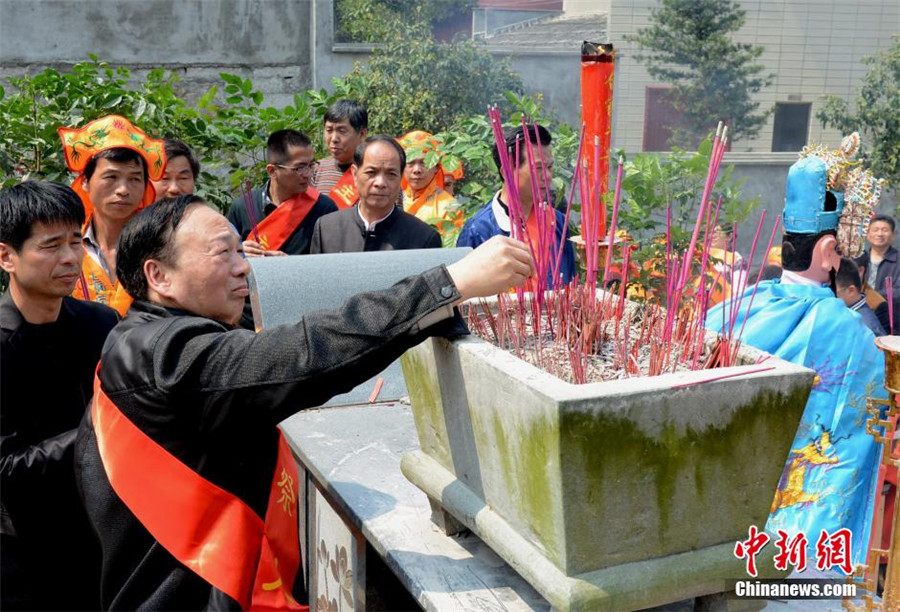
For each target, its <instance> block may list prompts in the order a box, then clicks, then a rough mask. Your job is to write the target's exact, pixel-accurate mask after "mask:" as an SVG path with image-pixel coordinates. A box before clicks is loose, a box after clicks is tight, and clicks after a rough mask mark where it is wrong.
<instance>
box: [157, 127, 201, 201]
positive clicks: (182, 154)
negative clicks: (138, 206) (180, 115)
mask: <svg viewBox="0 0 900 612" xmlns="http://www.w3.org/2000/svg"><path fill="white" fill-rule="evenodd" d="M165 143H166V171H165V172H164V173H163V175H162V178H161V179H159V180H158V181H151V182H152V183H153V188H154V189H155V190H156V197H158V198H177V197H178V196H180V195H190V194H192V193H194V189H195V188H196V186H197V178H198V177H199V176H200V160H198V159H197V154H196V153H194V151H193V150H192V149H191V148H190V147H189V146H187V145H186V144H185V143H183V142H181V141H180V140H175V139H174V138H166V140H165Z"/></svg>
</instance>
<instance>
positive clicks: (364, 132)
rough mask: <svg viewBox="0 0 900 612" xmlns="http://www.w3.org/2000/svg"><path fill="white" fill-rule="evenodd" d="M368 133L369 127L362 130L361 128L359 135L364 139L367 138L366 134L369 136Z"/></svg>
mask: <svg viewBox="0 0 900 612" xmlns="http://www.w3.org/2000/svg"><path fill="white" fill-rule="evenodd" d="M368 135H369V128H362V129H361V130H359V137H360V138H362V139H363V140H365V139H366V136H368Z"/></svg>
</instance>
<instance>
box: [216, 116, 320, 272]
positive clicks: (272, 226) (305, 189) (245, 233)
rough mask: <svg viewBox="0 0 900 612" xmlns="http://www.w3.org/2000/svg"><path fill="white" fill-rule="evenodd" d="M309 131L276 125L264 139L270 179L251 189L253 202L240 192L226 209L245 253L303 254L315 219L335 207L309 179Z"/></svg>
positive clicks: (311, 162) (311, 166)
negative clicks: (265, 140)
mask: <svg viewBox="0 0 900 612" xmlns="http://www.w3.org/2000/svg"><path fill="white" fill-rule="evenodd" d="M313 153H314V152H313V146H312V142H310V140H309V137H308V136H307V135H306V134H304V133H302V132H298V131H296V130H278V131H277V132H273V133H272V134H271V135H270V136H269V140H268V143H267V145H266V160H267V162H268V163H267V164H266V173H268V175H269V180H267V181H266V183H265V184H264V185H263V186H262V188H261V189H254V190H253V191H252V192H251V201H252V206H251V208H250V210H248V209H247V201H246V199H245V197H243V196H242V197H239V198H236V199H235V200H234V202H233V203H232V204H231V208H230V209H229V210H228V220H229V221H231V222H232V223H233V224H234V227H235V228H237V230H238V233H239V234H240V235H241V240H243V241H244V253H245V254H246V255H247V257H262V256H267V255H268V256H271V255H305V254H307V253H309V245H310V239H311V238H312V233H313V228H314V227H315V225H316V221H318V220H319V218H320V217H322V216H323V215H327V214H328V213H330V212H334V211H336V210H337V206H335V205H334V202H333V201H332V200H331V198H329V197H328V196H326V195H324V194H322V193H319V191H318V190H317V189H316V188H315V187H312V186H311V185H310V181H311V179H312V176H313V172H314V171H315V168H316V162H315V161H314V160H313Z"/></svg>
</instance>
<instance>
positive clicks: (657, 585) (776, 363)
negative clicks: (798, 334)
mask: <svg viewBox="0 0 900 612" xmlns="http://www.w3.org/2000/svg"><path fill="white" fill-rule="evenodd" d="M763 356H764V354H763V353H761V352H759V351H756V350H755V349H752V348H750V347H744V348H743V349H742V353H741V358H742V363H747V364H749V365H742V366H736V367H733V368H722V369H717V370H715V371H700V372H685V373H678V374H667V375H664V376H658V377H647V378H632V379H626V380H622V381H612V382H605V383H594V384H587V385H571V384H569V383H565V382H563V381H561V380H559V379H557V378H555V377H553V376H551V375H549V374H547V373H545V372H543V371H541V370H538V369H537V368H535V367H534V366H531V365H530V364H527V363H525V362H523V361H520V360H519V359H517V358H516V357H514V356H513V355H511V354H509V353H507V352H506V351H503V350H501V349H499V348H497V347H494V346H492V345H490V344H488V343H486V342H484V341H482V340H480V339H477V338H472V337H470V338H465V339H461V340H455V341H453V342H448V341H447V340H443V339H434V340H430V341H426V342H424V343H422V344H421V345H419V346H418V347H416V348H414V349H412V350H410V351H408V352H407V353H406V355H404V357H403V359H402V365H403V371H404V375H405V377H406V381H407V387H408V388H409V390H410V400H411V402H412V407H413V413H414V417H415V421H416V429H417V432H418V436H419V441H420V445H421V450H420V451H414V452H412V453H408V454H406V455H405V456H404V458H403V461H402V464H401V467H402V470H403V473H404V475H406V477H407V478H409V479H410V481H412V482H413V483H414V484H415V485H416V486H418V487H419V488H420V489H422V490H423V491H424V492H425V493H426V494H427V495H428V497H429V498H430V500H431V502H432V506H433V508H435V510H436V512H437V513H438V517H437V518H438V519H439V520H438V521H437V522H438V523H439V524H443V525H444V526H446V527H449V528H450V529H453V528H454V527H455V525H454V521H453V520H450V519H447V518H446V517H444V516H442V513H447V514H449V515H451V516H452V517H453V518H454V519H456V520H457V521H459V523H461V524H462V525H464V526H465V527H467V528H469V529H471V530H472V531H473V532H475V533H476V534H477V535H478V536H479V537H481V538H482V539H483V540H484V541H485V542H487V543H488V544H489V545H490V546H491V547H492V548H493V549H494V550H495V551H496V552H497V553H498V554H499V555H500V556H501V557H503V558H504V559H505V560H506V561H507V562H508V563H509V564H510V565H512V566H513V567H514V568H515V569H516V570H517V571H518V572H519V573H520V574H521V575H522V576H523V577H524V578H525V579H526V580H528V581H529V582H530V583H531V584H532V585H533V586H534V587H535V589H537V591H538V592H540V593H541V594H542V595H543V596H544V597H545V598H546V599H547V600H548V601H550V603H551V604H552V605H553V606H554V607H555V608H557V609H559V610H624V609H638V608H646V607H651V606H656V605H662V604H665V603H669V602H673V601H677V600H682V599H686V598H690V597H695V596H699V595H704V594H708V593H714V592H719V591H727V590H731V588H732V587H733V582H732V581H733V580H734V579H736V578H747V575H746V573H745V571H744V562H743V561H742V560H739V559H736V558H735V557H734V554H733V550H734V544H735V542H736V541H738V540H743V539H745V538H746V537H747V530H748V528H749V526H750V525H757V526H758V527H760V528H762V526H763V525H764V524H765V521H766V517H767V516H768V511H769V507H770V505H771V503H772V497H773V494H774V491H775V488H776V485H777V483H778V480H779V477H780V476H781V473H782V469H783V467H784V460H785V457H786V456H787V453H788V449H789V448H790V445H791V442H792V441H793V438H794V434H795V432H796V429H797V424H798V423H799V421H800V417H801V415H802V413H803V409H804V406H805V404H806V400H807V397H808V395H809V391H810V389H811V386H812V381H813V376H814V373H813V372H812V371H811V370H808V369H806V368H802V367H799V366H795V365H793V364H791V363H788V362H785V361H782V360H780V359H777V358H775V357H769V358H767V359H766V361H765V362H764V363H762V364H759V365H757V364H756V362H757V360H758V359H760V358H761V357H763ZM763 368H771V369H766V371H759V370H761V369H763ZM726 375H733V376H732V377H729V378H724V379H720V380H715V381H711V380H709V379H712V378H720V377H722V376H726ZM773 548H774V547H767V548H766V549H765V551H768V552H769V554H772V553H773V550H772V549H773ZM757 561H758V563H757V564H758V567H759V568H760V577H767V576H766V572H767V571H768V572H769V574H768V577H775V576H776V575H778V574H775V573H773V572H774V565H773V563H772V561H771V557H770V558H769V559H766V558H765V557H764V556H763V555H760V556H759V557H758V558H757Z"/></svg>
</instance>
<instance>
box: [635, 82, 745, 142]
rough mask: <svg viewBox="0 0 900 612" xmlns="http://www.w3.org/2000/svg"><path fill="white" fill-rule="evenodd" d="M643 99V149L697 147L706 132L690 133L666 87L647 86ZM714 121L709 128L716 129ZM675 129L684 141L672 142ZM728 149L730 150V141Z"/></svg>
mask: <svg viewBox="0 0 900 612" xmlns="http://www.w3.org/2000/svg"><path fill="white" fill-rule="evenodd" d="M645 100H646V103H645V106H644V151H671V150H672V145H673V144H678V145H679V146H680V147H681V148H683V149H687V150H689V151H694V150H696V149H697V145H699V144H700V141H701V140H703V138H704V137H705V136H706V134H705V133H703V134H691V131H692V130H691V129H690V127H689V126H688V125H687V123H686V122H685V121H684V119H683V118H682V112H681V111H679V110H678V109H677V108H675V106H674V105H673V104H672V101H671V99H670V98H669V88H668V87H648V88H647V94H646V98H645ZM715 123H716V122H713V123H712V124H711V125H710V130H712V131H715V130H716V125H715ZM726 123H727V121H726ZM676 129H680V130H681V136H682V138H685V137H686V138H687V141H686V142H678V143H677V142H673V138H672V132H673V131H674V130H676ZM728 150H729V151H730V150H731V144H730V141H729V145H728Z"/></svg>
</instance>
